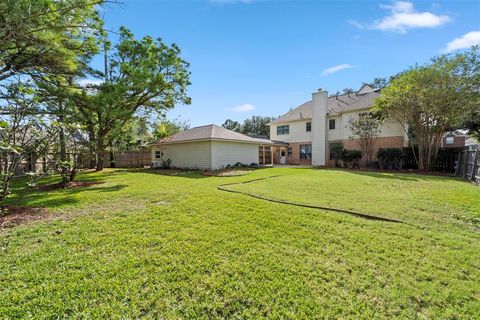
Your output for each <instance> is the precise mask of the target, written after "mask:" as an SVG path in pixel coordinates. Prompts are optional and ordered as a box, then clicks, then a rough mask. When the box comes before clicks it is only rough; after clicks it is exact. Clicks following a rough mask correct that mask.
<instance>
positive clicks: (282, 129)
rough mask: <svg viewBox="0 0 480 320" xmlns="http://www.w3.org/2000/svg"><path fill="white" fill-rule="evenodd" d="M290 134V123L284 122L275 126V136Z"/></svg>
mask: <svg viewBox="0 0 480 320" xmlns="http://www.w3.org/2000/svg"><path fill="white" fill-rule="evenodd" d="M287 134H290V125H288V124H284V125H281V126H277V136H284V135H287Z"/></svg>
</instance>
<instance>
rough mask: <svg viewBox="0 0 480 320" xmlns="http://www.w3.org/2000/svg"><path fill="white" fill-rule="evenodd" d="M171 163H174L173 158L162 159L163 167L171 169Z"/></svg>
mask: <svg viewBox="0 0 480 320" xmlns="http://www.w3.org/2000/svg"><path fill="white" fill-rule="evenodd" d="M171 164H172V160H170V159H167V160H164V161H162V169H170V165H171Z"/></svg>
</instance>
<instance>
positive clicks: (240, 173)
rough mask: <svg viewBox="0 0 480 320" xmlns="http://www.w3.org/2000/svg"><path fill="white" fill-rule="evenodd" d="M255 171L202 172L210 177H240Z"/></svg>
mask: <svg viewBox="0 0 480 320" xmlns="http://www.w3.org/2000/svg"><path fill="white" fill-rule="evenodd" d="M252 170H253V169H225V170H215V171H202V174H203V175H204V176H208V177H238V176H244V175H247V174H249V173H250V172H251V171H252Z"/></svg>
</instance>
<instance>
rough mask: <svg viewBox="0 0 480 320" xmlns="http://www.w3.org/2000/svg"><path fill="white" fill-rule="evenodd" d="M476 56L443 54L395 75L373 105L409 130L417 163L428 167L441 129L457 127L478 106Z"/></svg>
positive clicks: (479, 63) (476, 51) (475, 52)
mask: <svg viewBox="0 0 480 320" xmlns="http://www.w3.org/2000/svg"><path fill="white" fill-rule="evenodd" d="M479 79H480V55H479V49H478V47H477V48H472V49H471V50H469V51H467V52H465V53H459V54H456V55H448V56H447V55H444V56H440V57H438V58H435V59H432V62H431V63H430V64H428V65H424V66H415V67H413V68H411V69H409V70H407V71H405V72H403V73H401V74H400V75H399V76H397V77H396V78H395V79H393V80H392V81H391V82H390V84H389V85H388V86H387V87H385V88H384V89H383V90H382V94H381V96H380V97H378V98H377V99H376V100H375V101H374V107H375V108H376V109H377V110H380V111H382V112H383V113H384V114H385V115H386V116H388V117H391V118H393V119H396V120H397V121H399V122H400V123H402V124H403V125H404V127H405V130H406V131H407V129H408V130H411V132H412V133H413V135H414V136H415V142H416V143H417V145H418V159H417V162H418V166H419V168H420V169H422V170H423V169H425V170H429V169H430V166H431V165H432V164H433V162H434V161H435V159H436V156H437V154H438V150H439V148H440V144H441V140H442V137H443V135H444V134H445V132H447V131H448V130H451V129H452V128H458V127H460V126H461V125H462V123H464V122H465V118H466V117H468V116H469V115H470V114H471V112H472V111H473V110H478V109H479V108H480V98H479V95H480V94H479V88H480V80H479Z"/></svg>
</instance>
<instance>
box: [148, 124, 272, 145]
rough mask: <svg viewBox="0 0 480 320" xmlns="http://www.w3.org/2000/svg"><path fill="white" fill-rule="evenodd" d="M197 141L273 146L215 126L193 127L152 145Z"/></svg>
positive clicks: (263, 140) (267, 141)
mask: <svg viewBox="0 0 480 320" xmlns="http://www.w3.org/2000/svg"><path fill="white" fill-rule="evenodd" d="M199 140H229V141H232V142H234V141H237V142H247V143H259V144H274V142H273V141H271V140H269V139H261V138H252V137H249V136H246V135H244V134H241V133H238V132H235V131H232V130H228V129H225V128H223V127H220V126H217V125H215V124H209V125H206V126H201V127H195V128H192V129H188V130H185V131H181V132H179V133H177V134H175V135H173V136H170V137H167V138H164V139H161V140H159V141H157V142H156V143H154V144H172V143H181V142H189V141H199Z"/></svg>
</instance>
